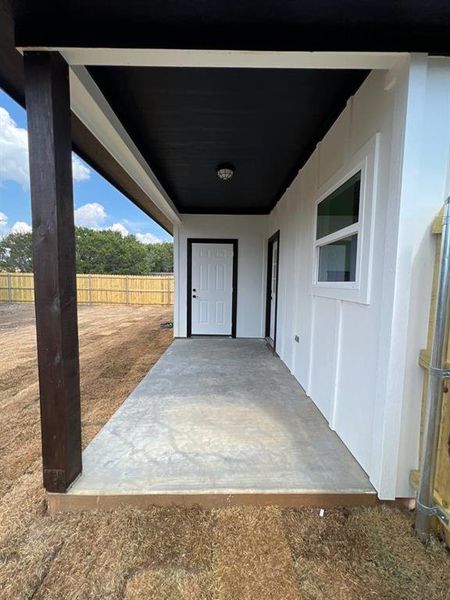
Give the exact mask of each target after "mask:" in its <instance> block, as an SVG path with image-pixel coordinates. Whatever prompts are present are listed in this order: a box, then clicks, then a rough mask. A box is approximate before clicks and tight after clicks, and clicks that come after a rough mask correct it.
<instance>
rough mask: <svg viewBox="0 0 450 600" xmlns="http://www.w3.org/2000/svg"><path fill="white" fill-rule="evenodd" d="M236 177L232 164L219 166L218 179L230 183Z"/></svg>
mask: <svg viewBox="0 0 450 600" xmlns="http://www.w3.org/2000/svg"><path fill="white" fill-rule="evenodd" d="M233 175H234V167H233V165H232V164H230V163H224V164H222V165H218V166H217V177H218V178H219V179H221V180H222V181H230V179H231V178H232V177H233Z"/></svg>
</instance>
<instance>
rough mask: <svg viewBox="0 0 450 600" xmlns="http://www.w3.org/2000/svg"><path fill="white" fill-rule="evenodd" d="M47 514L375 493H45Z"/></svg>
mask: <svg viewBox="0 0 450 600" xmlns="http://www.w3.org/2000/svg"><path fill="white" fill-rule="evenodd" d="M47 503H48V511H49V512H50V514H55V513H59V512H68V511H75V512H78V511H85V510H96V509H114V508H118V507H120V506H122V507H124V506H129V507H134V508H148V507H149V506H173V505H178V506H186V507H189V506H202V507H204V508H221V507H229V506H279V507H283V508H288V507H290V508H299V507H317V508H331V507H334V506H375V505H376V504H378V503H379V500H378V498H377V496H376V494H375V492H365V493H334V492H331V493H313V494H311V493H292V494H277V493H250V494H249V493H236V494H220V493H215V494H173V493H169V494H92V495H88V494H82V495H81V494H80V495H75V494H52V493H47Z"/></svg>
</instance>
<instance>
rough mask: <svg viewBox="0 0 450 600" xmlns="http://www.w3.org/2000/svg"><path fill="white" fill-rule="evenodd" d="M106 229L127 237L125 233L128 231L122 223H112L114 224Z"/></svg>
mask: <svg viewBox="0 0 450 600" xmlns="http://www.w3.org/2000/svg"><path fill="white" fill-rule="evenodd" d="M108 229H110V230H111V231H115V232H116V233H120V235H121V236H122V237H127V235H129V233H130V232H129V231H128V229H127V228H126V227H125V225H122V223H114V225H111V227H109V228H108Z"/></svg>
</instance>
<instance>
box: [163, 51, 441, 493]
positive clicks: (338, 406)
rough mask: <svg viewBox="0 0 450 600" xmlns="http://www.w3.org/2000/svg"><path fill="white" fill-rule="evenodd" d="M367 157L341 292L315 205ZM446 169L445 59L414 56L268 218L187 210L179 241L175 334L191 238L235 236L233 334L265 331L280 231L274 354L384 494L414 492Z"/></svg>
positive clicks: (350, 108)
mask: <svg viewBox="0 0 450 600" xmlns="http://www.w3.org/2000/svg"><path fill="white" fill-rule="evenodd" d="M375 148H377V152H376V158H373V157H374V156H375V154H374V152H375V151H374V149H375ZM366 154H370V155H371V156H372V158H373V160H372V159H370V160H369V159H367V160H368V163H367V164H369V165H370V168H369V169H368V170H369V171H371V172H373V173H372V174H373V179H374V181H373V184H374V185H373V186H372V185H370V186H369V187H370V189H369V192H368V197H369V199H370V200H371V201H373V206H372V207H371V208H372V209H373V210H371V211H370V215H369V217H370V218H368V215H367V212H366V215H365V221H366V224H368V226H367V227H366V230H365V231H364V237H365V242H364V244H365V246H364V247H365V250H364V256H365V259H364V264H363V265H362V278H364V276H365V275H366V280H365V281H363V282H362V283H363V286H362V287H364V288H365V289H364V290H362V292H361V293H360V292H350V294H348V295H347V296H346V293H347V292H342V291H340V292H339V291H338V292H337V293H334V292H333V291H331V292H329V291H328V292H327V290H319V289H318V288H317V287H316V286H314V285H313V265H314V253H313V243H314V235H315V212H316V200H317V199H318V197H319V196H320V195H321V194H322V193H324V192H325V191H326V190H327V187H330V186H332V185H333V184H336V182H338V181H339V179H340V178H341V177H343V178H345V176H346V173H347V172H348V171H349V170H350V169H351V168H352V167H354V166H355V164H356V163H357V159H358V160H359V159H360V158H361V156H365V155H366ZM449 165H450V60H449V59H442V58H431V59H428V58H427V57H425V56H421V55H419V56H414V57H412V59H411V64H409V62H406V61H405V62H404V63H402V64H399V65H398V67H397V69H394V70H392V71H391V72H389V73H388V72H386V71H374V72H372V73H371V74H370V75H369V77H368V78H367V80H366V81H365V82H364V84H363V85H362V87H361V88H360V89H359V90H358V92H357V93H356V94H355V96H354V97H353V98H352V99H351V100H350V101H349V103H348V105H347V107H346V109H345V110H344V111H343V113H342V114H341V115H340V117H339V118H338V120H337V121H336V122H335V124H334V125H333V126H332V128H331V129H330V131H329V132H328V134H327V135H326V136H325V138H324V139H323V140H322V142H321V143H320V144H319V146H318V147H317V149H316V151H315V152H314V154H313V155H312V156H311V158H310V160H309V161H308V163H307V164H306V165H305V167H304V168H303V169H302V170H301V171H300V172H299V174H298V176H297V177H296V179H295V180H294V182H293V183H292V185H291V186H290V188H289V189H288V190H287V192H286V193H285V194H284V196H283V198H282V199H281V200H280V201H279V203H278V204H277V206H276V208H275V209H274V210H273V211H272V213H271V214H270V215H269V216H261V217H254V216H247V217H243V216H207V215H182V224H181V226H180V228H179V229H178V230H176V231H175V235H174V238H175V270H176V296H175V335H176V336H180V337H183V336H185V335H186V263H187V256H186V246H187V244H186V240H187V238H188V237H199V238H201V237H204V238H211V237H212V238H214V237H218V238H219V237H222V238H238V240H239V281H238V315H237V336H238V337H263V335H264V320H265V285H266V273H265V267H266V247H267V239H268V238H269V237H270V235H272V234H273V233H274V232H275V231H277V230H278V229H279V230H280V271H279V290H278V323H277V352H278V354H279V355H280V358H281V359H282V360H283V361H284V362H285V363H286V365H287V366H288V367H289V369H290V370H291V372H292V373H293V374H294V376H295V377H296V378H297V380H298V381H299V382H300V384H301V385H302V386H303V387H304V388H305V390H306V391H307V393H308V394H309V395H310V396H311V398H312V399H313V401H314V402H315V403H316V404H317V406H318V407H319V409H320V410H321V411H322V413H323V414H324V415H325V417H326V418H327V420H328V421H329V423H330V427H331V428H332V429H334V430H335V431H336V432H337V433H338V435H339V436H340V437H341V438H342V440H343V441H344V442H345V444H346V445H347V446H348V448H349V449H350V451H351V452H352V453H353V455H354V456H355V457H356V459H357V460H358V461H359V463H360V464H361V465H362V467H363V468H364V469H365V470H366V472H367V473H368V474H369V477H370V479H371V482H372V484H373V485H374V487H375V488H376V490H377V491H378V494H379V496H380V498H382V499H392V498H395V497H402V496H410V495H411V493H412V490H411V489H410V487H409V483H408V477H409V471H410V469H411V468H416V467H417V462H418V440H419V425H420V407H421V392H422V371H421V369H420V368H419V367H418V364H417V360H418V355H419V351H420V349H421V348H423V347H425V344H426V332H427V324H428V310H429V299H430V293H431V276H432V268H431V266H432V264H433V252H434V245H433V239H432V236H431V234H430V231H431V224H432V221H433V219H434V217H435V215H436V213H437V212H438V210H439V208H440V207H441V206H442V204H443V202H444V199H445V196H446V194H448V193H449V192H450V183H449ZM333 294H334V295H335V297H333ZM352 294H353V295H352ZM295 335H298V336H299V338H300V341H299V343H296V342H295V341H294V336H295Z"/></svg>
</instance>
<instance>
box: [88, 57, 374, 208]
mask: <svg viewBox="0 0 450 600" xmlns="http://www.w3.org/2000/svg"><path fill="white" fill-rule="evenodd" d="M90 72H91V75H92V76H93V77H94V79H95V80H96V82H97V84H98V85H99V87H100V89H101V90H102V92H103V93H104V95H105V97H106V99H107V100H108V101H109V103H110V104H111V106H112V108H113V110H114V111H115V112H116V114H117V115H118V117H119V119H120V120H121V121H122V123H123V125H124V126H125V128H126V129H127V131H128V133H129V134H130V135H131V137H132V138H133V140H134V142H135V143H136V145H137V146H138V148H139V149H140V151H141V152H142V154H143V156H144V158H145V159H146V161H147V162H148V164H149V165H150V166H151V168H152V169H153V171H154V172H155V174H156V176H157V177H158V179H159V180H160V181H161V183H162V185H163V186H164V188H165V189H166V191H167V192H168V194H169V195H170V197H171V198H172V200H173V201H174V203H175V205H176V206H177V208H178V209H179V211H180V212H205V213H266V212H269V211H270V210H271V209H272V208H273V206H274V205H275V204H276V202H277V200H278V199H279V198H280V196H281V195H282V194H283V192H284V191H285V189H286V187H287V186H288V185H289V184H290V183H291V181H292V179H293V177H295V175H296V173H297V172H298V169H299V168H300V167H301V166H302V165H303V164H304V163H305V161H306V160H307V159H308V157H309V156H310V155H311V152H312V151H313V150H314V148H315V146H316V144H317V142H318V141H320V139H321V138H322V137H323V134H324V133H325V132H326V131H327V129H328V128H329V126H330V125H331V123H332V122H333V121H334V120H335V118H336V117H337V116H338V114H339V113H340V112H341V110H342V109H343V108H344V106H345V103H346V101H347V100H348V98H349V96H350V95H351V94H353V93H354V92H355V91H356V89H357V88H358V87H359V85H360V84H361V82H362V81H363V79H364V78H365V76H366V74H367V73H366V72H364V71H345V70H338V71H333V70H284V69H193V68H188V69H186V68H184V69H181V68H130V67H124V68H122V67H114V68H110V67H96V68H90ZM223 162H231V163H232V164H233V165H234V166H235V169H236V170H235V175H234V177H233V179H232V180H231V181H229V182H223V181H221V180H219V178H218V177H217V175H216V167H217V165H218V164H220V163H223Z"/></svg>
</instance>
